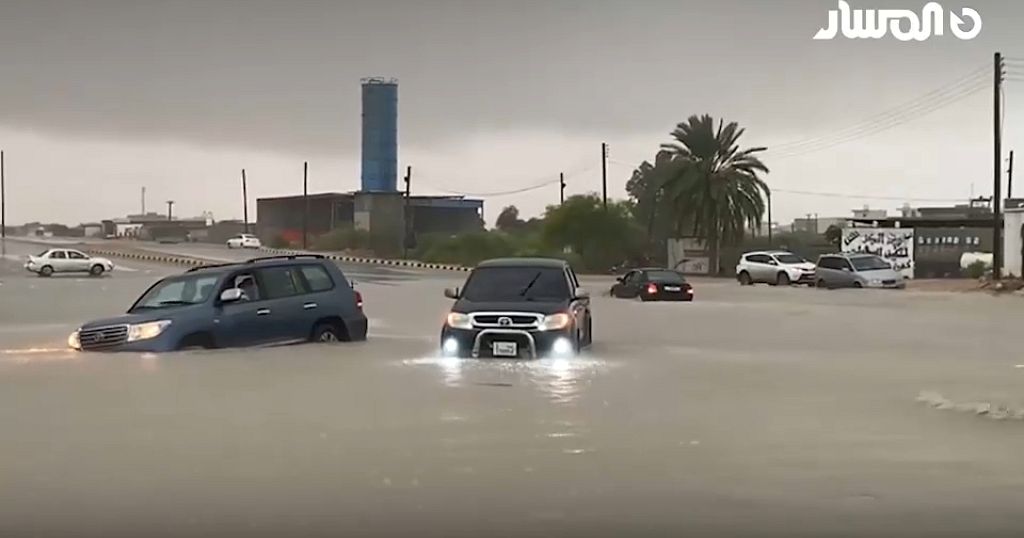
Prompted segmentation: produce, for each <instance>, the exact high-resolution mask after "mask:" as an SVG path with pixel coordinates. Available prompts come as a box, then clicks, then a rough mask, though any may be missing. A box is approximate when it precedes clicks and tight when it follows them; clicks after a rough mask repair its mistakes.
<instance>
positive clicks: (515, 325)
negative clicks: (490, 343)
mask: <svg viewBox="0 0 1024 538" xmlns="http://www.w3.org/2000/svg"><path fill="white" fill-rule="evenodd" d="M541 317H542V316H540V315H539V314H525V313H522V314H519V313H482V314H472V315H471V318H472V319H473V325H474V326H476V327H501V328H510V329H521V328H531V327H536V326H537V325H540V319H541Z"/></svg>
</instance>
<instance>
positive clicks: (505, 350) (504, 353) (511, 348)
mask: <svg viewBox="0 0 1024 538" xmlns="http://www.w3.org/2000/svg"><path fill="white" fill-rule="evenodd" d="M491 351H492V352H493V354H494V356H495V357H515V356H517V355H519V347H518V346H517V345H516V343H515V342H494V343H493V344H491Z"/></svg>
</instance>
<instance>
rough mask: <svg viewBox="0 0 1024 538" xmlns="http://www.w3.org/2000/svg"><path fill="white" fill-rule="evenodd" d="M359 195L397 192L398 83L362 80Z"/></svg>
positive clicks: (382, 79)
mask: <svg viewBox="0 0 1024 538" xmlns="http://www.w3.org/2000/svg"><path fill="white" fill-rule="evenodd" d="M360 82H361V83H362V86H363V148H362V153H363V154H362V159H363V160H362V175H361V177H360V179H361V182H360V189H359V190H360V191H362V192H397V191H398V187H397V184H398V81H397V80H396V79H393V78H381V77H373V78H364V79H362V80H361V81H360Z"/></svg>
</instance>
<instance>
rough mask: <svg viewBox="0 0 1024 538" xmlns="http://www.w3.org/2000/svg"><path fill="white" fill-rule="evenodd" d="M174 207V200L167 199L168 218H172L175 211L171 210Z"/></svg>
mask: <svg viewBox="0 0 1024 538" xmlns="http://www.w3.org/2000/svg"><path fill="white" fill-rule="evenodd" d="M173 207H174V200H167V220H172V215H173V213H172V211H171V208H173Z"/></svg>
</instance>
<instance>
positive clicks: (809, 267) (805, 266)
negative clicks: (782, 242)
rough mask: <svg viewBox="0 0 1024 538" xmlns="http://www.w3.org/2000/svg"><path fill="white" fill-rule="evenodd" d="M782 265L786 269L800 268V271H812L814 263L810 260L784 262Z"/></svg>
mask: <svg viewBox="0 0 1024 538" xmlns="http://www.w3.org/2000/svg"><path fill="white" fill-rule="evenodd" d="M782 266H783V267H785V268H786V269H800V270H802V271H813V270H814V268H815V265H814V264H813V263H811V262H800V263H784V264H782Z"/></svg>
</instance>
